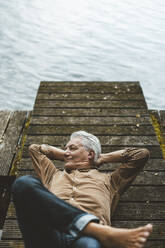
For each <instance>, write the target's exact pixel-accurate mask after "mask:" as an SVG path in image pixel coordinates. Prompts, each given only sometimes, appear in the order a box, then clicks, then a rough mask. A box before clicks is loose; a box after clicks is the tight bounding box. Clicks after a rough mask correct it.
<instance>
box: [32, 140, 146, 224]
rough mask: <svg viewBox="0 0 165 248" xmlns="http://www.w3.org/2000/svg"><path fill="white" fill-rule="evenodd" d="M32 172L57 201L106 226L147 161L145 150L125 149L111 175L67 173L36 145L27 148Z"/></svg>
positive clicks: (89, 171)
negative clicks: (121, 161) (95, 218)
mask: <svg viewBox="0 0 165 248" xmlns="http://www.w3.org/2000/svg"><path fill="white" fill-rule="evenodd" d="M29 151H30V155H31V157H32V160H33V164H34V169H35V171H36V173H37V175H38V177H39V179H40V180H41V182H42V183H43V184H44V186H45V187H46V188H48V189H49V191H51V192H52V193H53V194H55V195H56V196H57V197H59V198H61V199H63V200H64V201H66V202H68V203H70V204H71V205H73V206H75V207H77V208H80V209H82V210H84V211H86V212H88V213H91V214H94V215H95V216H97V217H98V218H99V219H100V223H101V224H106V225H110V224H111V222H110V218H111V214H112V213H113V212H114V210H115V208H116V205H117V202H118V200H119V196H120V195H121V194H122V193H123V192H124V191H125V190H126V189H127V188H128V186H129V185H130V183H131V182H132V181H133V180H134V179H135V177H136V176H137V174H138V173H139V171H140V170H141V169H142V168H143V166H144V164H145V162H146V161H147V159H148V152H147V150H146V149H135V148H128V149H126V150H124V152H123V154H122V160H123V163H122V164H121V166H120V167H119V168H118V169H116V170H115V171H114V172H112V173H102V172H100V171H98V170H97V169H79V170H78V169H76V170H72V171H71V172H70V173H68V172H67V171H66V170H63V171H61V170H59V169H57V168H56V167H55V165H54V163H53V162H52V161H51V160H50V158H51V148H50V147H49V146H48V145H47V146H46V150H45V149H44V153H43V151H42V150H41V146H40V145H35V144H34V145H31V146H30V148H29Z"/></svg>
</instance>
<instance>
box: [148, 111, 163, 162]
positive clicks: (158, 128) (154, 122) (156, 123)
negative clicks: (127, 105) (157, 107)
mask: <svg viewBox="0 0 165 248" xmlns="http://www.w3.org/2000/svg"><path fill="white" fill-rule="evenodd" d="M150 117H151V121H152V125H153V127H154V129H155V133H156V136H157V139H158V141H159V144H160V147H161V149H162V153H163V158H165V137H164V136H163V134H162V131H161V126H160V123H159V120H158V118H156V116H155V115H153V114H151V115H150Z"/></svg>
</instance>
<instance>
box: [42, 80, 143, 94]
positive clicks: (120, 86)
mask: <svg viewBox="0 0 165 248" xmlns="http://www.w3.org/2000/svg"><path fill="white" fill-rule="evenodd" d="M38 92H39V93H41V92H52V93H65V92H70V93H73V92H74V93H81V92H93V93H98V92H99V93H104V92H105V93H115V92H121V93H142V89H141V87H140V85H139V83H138V82H41V84H40V87H39V91H38Z"/></svg>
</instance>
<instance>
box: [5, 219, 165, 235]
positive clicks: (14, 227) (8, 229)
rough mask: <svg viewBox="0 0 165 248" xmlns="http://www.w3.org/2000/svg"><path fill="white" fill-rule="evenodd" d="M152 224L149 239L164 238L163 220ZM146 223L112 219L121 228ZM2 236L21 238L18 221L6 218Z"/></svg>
mask: <svg viewBox="0 0 165 248" xmlns="http://www.w3.org/2000/svg"><path fill="white" fill-rule="evenodd" d="M152 223H153V225H154V229H153V233H152V235H151V237H150V239H158V240H161V239H162V240H165V239H164V236H165V229H164V224H165V222H164V221H152ZM146 224H148V220H147V221H113V222H112V225H113V226H115V227H122V228H135V227H138V226H141V225H146ZM2 238H3V239H4V240H5V239H11V240H12V239H22V235H21V233H20V230H19V227H18V223H17V221H16V220H15V219H7V220H6V221H5V226H4V231H3V236H2Z"/></svg>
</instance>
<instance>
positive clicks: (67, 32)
mask: <svg viewBox="0 0 165 248" xmlns="http://www.w3.org/2000/svg"><path fill="white" fill-rule="evenodd" d="M164 74H165V1H164V0H138V1H135V0H124V1H123V0H118V1H116V0H69V1H67V0H65V1H64V0H45V1H41V0H7V1H4V0H2V1H1V2H0V109H1V110H4V109H11V110H18V109H19V110H28V109H32V108H33V104H34V99H35V96H36V93H37V89H38V86H39V83H40V81H43V80H47V81H50V80H55V81H57V80H59V81H63V80H65V81H68V80H72V81H76V80H77V81H86V80H89V81H90V80H91V81H93V80H103V81H127V80H128V81H140V83H141V86H142V88H143V92H144V95H145V97H146V101H147V104H148V107H149V108H150V109H165V82H164V81H165V80H164V79H165V75H164Z"/></svg>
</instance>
